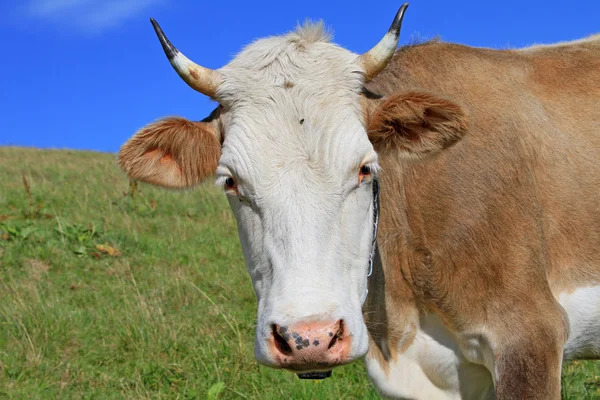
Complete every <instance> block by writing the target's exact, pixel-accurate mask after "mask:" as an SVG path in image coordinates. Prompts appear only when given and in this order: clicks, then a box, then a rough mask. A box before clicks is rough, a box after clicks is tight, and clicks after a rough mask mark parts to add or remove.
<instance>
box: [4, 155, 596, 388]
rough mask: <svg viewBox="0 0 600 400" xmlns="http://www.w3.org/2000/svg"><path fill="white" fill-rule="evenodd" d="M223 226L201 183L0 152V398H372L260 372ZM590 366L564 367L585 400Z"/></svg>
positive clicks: (231, 238)
mask: <svg viewBox="0 0 600 400" xmlns="http://www.w3.org/2000/svg"><path fill="white" fill-rule="evenodd" d="M255 307H256V300H255V297H254V293H253V290H252V285H251V282H250V279H249V276H248V274H247V272H246V270H245V266H244V262H243V257H242V254H241V250H240V247H239V242H238V238H237V232H236V227H235V221H234V219H233V216H232V214H231V212H230V210H229V207H228V206H227V203H226V200H225V197H224V195H223V194H222V193H221V192H220V191H219V190H218V189H216V188H214V187H213V185H212V182H209V183H207V184H205V185H203V186H201V187H200V188H197V189H195V190H190V191H182V192H175V191H167V190H159V189H155V188H152V187H150V186H147V185H142V184H140V185H139V186H138V187H137V189H135V188H132V187H130V186H129V183H128V181H127V179H126V178H125V177H124V176H123V175H122V173H121V172H120V171H119V170H118V169H117V167H116V166H115V156H114V155H112V154H100V153H93V152H78V151H53V150H52V151H51V150H36V149H24V148H14V147H12V148H11V147H0V398H3V397H7V398H65V399H67V398H77V399H81V398H102V399H110V398H119V399H120V398H135V399H142V398H190V399H191V398H253V399H254V398H256V399H269V398H294V399H313V398H315V399H316V398H319V399H321V398H323V399H329V398H332V399H333V398H336V399H339V398H344V399H365V398H373V399H374V398H377V396H376V394H375V392H374V390H373V389H372V388H371V386H370V384H369V382H368V380H367V378H366V374H365V372H364V368H363V366H362V364H361V363H354V364H353V365H351V366H347V367H343V368H341V369H338V370H336V371H335V372H334V374H333V378H332V379H327V380H325V381H315V382H313V381H308V382H307V381H300V380H298V379H297V378H296V377H295V376H294V375H292V374H290V373H287V372H281V371H274V370H270V369H267V368H263V367H259V366H258V364H257V363H256V361H255V360H254V356H253V340H254V324H255ZM598 375H600V367H599V366H598V364H594V363H591V362H588V363H576V364H569V365H568V366H567V367H566V368H565V374H564V379H563V380H564V384H565V391H566V393H568V395H565V398H573V399H584V398H595V397H593V396H595V394H596V393H599V392H598V381H597V380H596V378H597V376H598Z"/></svg>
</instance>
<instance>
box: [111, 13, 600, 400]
mask: <svg viewBox="0 0 600 400" xmlns="http://www.w3.org/2000/svg"><path fill="white" fill-rule="evenodd" d="M406 8H407V4H404V5H403V6H402V7H401V8H400V10H399V11H398V13H397V15H396V17H395V19H394V21H393V23H392V25H391V27H390V29H389V31H388V32H387V33H386V34H385V36H384V37H383V39H382V40H381V41H380V42H379V43H378V44H377V45H375V46H374V47H373V48H372V49H371V50H369V51H368V52H366V53H364V54H356V53H353V52H351V51H349V50H347V49H344V48H341V47H339V46H337V45H335V44H334V43H332V42H331V41H330V40H329V36H328V34H327V33H326V32H325V31H324V30H323V28H322V25H321V24H318V23H316V24H314V23H309V24H305V25H303V26H299V27H298V28H297V29H296V30H295V31H292V32H290V33H288V34H285V35H282V36H274V37H268V38H263V39H259V40H257V41H255V42H253V43H251V44H250V45H248V46H247V47H246V48H244V49H243V50H242V51H241V52H240V53H239V54H238V55H237V56H235V57H234V58H233V59H232V60H231V61H230V62H229V63H228V64H227V65H225V66H224V67H222V68H220V69H218V70H211V69H208V68H204V67H202V66H201V65H199V64H197V63H195V62H193V61H191V60H190V59H188V58H187V57H185V56H184V55H183V53H181V52H179V50H177V49H176V47H175V46H173V44H172V43H171V42H170V41H169V40H168V39H167V37H166V36H165V34H164V32H163V31H162V29H161V28H160V26H159V25H158V23H157V22H156V21H155V20H152V24H153V26H154V29H155V31H156V33H157V35H158V38H159V40H160V43H161V45H162V47H163V49H164V52H165V53H166V56H167V58H168V59H169V61H170V62H171V64H172V66H173V67H174V69H175V70H176V72H177V73H178V74H179V75H180V76H181V78H183V80H184V81H185V82H186V83H187V84H188V85H189V86H191V87H192V88H193V89H195V90H196V91H198V92H200V93H202V94H204V95H206V96H209V97H210V98H212V99H214V100H216V101H217V102H218V107H216V108H215V110H214V111H213V112H212V113H211V114H210V115H209V116H208V117H206V118H205V119H204V120H202V121H200V122H198V121H189V120H186V119H183V118H178V117H169V118H165V119H160V120H158V121H156V122H154V123H151V124H149V125H147V126H145V127H143V128H141V129H140V130H139V131H138V132H136V133H135V134H134V136H133V137H132V138H130V139H129V140H128V141H127V142H126V143H125V144H124V145H123V146H122V148H121V150H120V152H119V154H118V164H119V166H120V167H121V168H122V170H123V171H124V172H125V173H126V175H127V176H128V177H130V178H131V179H134V180H139V181H143V182H147V183H150V184H152V185H156V186H160V187H164V188H171V189H185V188H191V187H194V186H196V185H197V184H199V183H200V182H203V181H205V180H206V179H208V178H209V177H211V176H216V183H217V185H218V186H220V187H222V188H223V190H224V192H225V193H226V195H227V199H228V202H229V205H230V207H231V209H232V211H233V213H234V215H235V219H236V221H237V228H238V233H239V239H240V243H241V247H242V250H243V253H244V257H245V261H246V265H247V268H248V271H249V274H250V276H251V278H252V282H253V286H254V290H255V293H256V297H257V326H256V337H255V355H256V358H257V360H258V361H259V362H260V363H262V364H264V365H266V366H269V367H273V368H283V369H286V370H289V371H293V372H294V373H296V374H298V376H299V377H301V378H325V377H328V376H329V375H331V371H332V369H334V368H335V367H336V366H339V365H343V364H347V363H350V362H352V361H353V360H357V359H361V358H363V359H364V363H365V365H366V368H367V371H368V375H369V377H370V379H371V380H372V382H373V384H374V386H375V387H376V388H377V390H378V391H379V393H380V394H381V395H383V396H389V397H395V398H402V399H428V400H431V399H494V398H496V399H502V400H507V399H517V398H522V399H525V398H526V399H544V400H548V399H559V398H560V392H561V365H562V362H563V360H565V359H595V358H598V357H599V356H600V212H599V210H600V192H599V190H598V188H600V167H599V166H598V160H599V159H598V156H599V155H600V35H595V36H589V37H587V38H584V39H581V40H576V41H571V42H564V43H556V44H553V45H539V46H532V47H527V48H522V49H507V50H493V49H486V48H474V47H468V46H465V45H459V44H452V43H446V42H442V41H439V40H432V41H427V42H422V43H415V44H411V45H407V46H404V47H398V38H399V35H400V28H401V23H402V18H403V16H404V13H405V10H406ZM375 239H376V240H375Z"/></svg>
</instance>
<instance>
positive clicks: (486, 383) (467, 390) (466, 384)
mask: <svg viewBox="0 0 600 400" xmlns="http://www.w3.org/2000/svg"><path fill="white" fill-rule="evenodd" d="M420 325H421V326H420V328H419V330H418V331H417V334H416V337H415V340H414V342H413V343H412V344H411V345H410V346H409V347H408V349H407V350H406V351H405V352H403V353H402V354H397V355H396V357H395V361H392V360H390V363H389V373H388V374H386V373H385V371H384V370H383V368H382V367H381V365H380V364H379V363H378V361H377V359H375V358H374V357H370V356H368V355H367V357H366V358H365V364H366V366H367V371H368V373H369V376H370V377H371V379H372V380H373V383H374V384H375V386H376V387H377V389H378V390H379V391H380V392H381V394H383V395H385V396H389V397H392V398H397V399H411V400H420V399H423V400H437V399H440V400H455V399H461V400H462V399H476V400H484V399H486V400H487V399H493V398H494V389H493V382H492V376H491V374H490V372H489V371H488V369H486V367H484V366H483V365H479V364H475V363H472V362H469V361H468V360H467V359H466V358H465V356H464V355H463V349H461V346H459V344H458V342H457V340H456V338H455V336H454V335H453V334H452V333H451V332H450V331H448V330H447V329H446V328H445V327H444V325H443V324H442V323H441V321H440V320H439V318H437V317H435V316H426V317H424V318H422V319H421V321H420ZM470 338H472V335H471V336H470ZM462 341H463V342H465V343H467V342H468V343H469V349H470V351H474V352H476V353H477V354H484V353H487V351H486V349H480V350H477V349H474V346H475V347H476V342H474V341H473V340H471V339H468V340H462ZM484 358H485V357H484Z"/></svg>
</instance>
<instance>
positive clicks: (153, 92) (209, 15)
mask: <svg viewBox="0 0 600 400" xmlns="http://www.w3.org/2000/svg"><path fill="white" fill-rule="evenodd" d="M409 2H410V7H409V8H408V11H407V13H406V16H405V19H404V25H403V28H402V36H401V38H400V42H401V44H404V43H407V42H409V41H410V40H411V38H416V37H420V38H431V37H433V36H436V35H439V36H440V37H441V38H442V39H443V40H445V41H453V42H458V43H464V44H469V45H473V46H485V47H493V48H506V47H522V46H526V45H530V44H534V43H552V42H556V41H563V40H572V39H578V38H581V37H584V36H587V35H590V34H592V33H598V32H600V25H599V24H598V16H599V15H600V1H598V0H587V1H583V0H580V1H571V2H565V1H561V2H559V1H554V0H547V1H541V0H531V1H527V0H520V1H516V0H508V1H502V2H497V1H494V2H492V1H487V0H477V1H475V0H469V1H462V2H461V1H458V0H454V1H448V0H445V1H440V0H431V1H428V0H412V1H409ZM401 4H402V1H388V0H376V1H368V0H367V1H365V0H363V1H360V2H358V1H348V0H346V1H337V0H336V1H324V0H319V1H317V0H301V1H292V2H286V1H283V0H279V1H258V0H257V1H247V0H246V1H231V0H230V1H217V2H214V1H201V0H178V1H174V0H19V1H3V2H1V3H0V38H1V39H0V46H1V47H0V48H1V51H2V62H1V63H0V76H2V78H3V79H2V90H1V91H0V106H1V109H2V123H3V124H2V125H3V127H2V129H1V130H0V145H18V146H35V147H44V148H71V149H89V150H99V151H109V152H115V151H117V150H118V149H119V147H120V146H121V144H122V143H123V142H124V141H126V140H127V138H129V137H130V136H131V135H132V134H133V133H134V132H135V131H136V130H137V129H138V128H140V127H141V126H143V125H145V124H147V123H149V122H151V121H153V120H155V119H157V118H160V117H163V116H167V115H180V116H184V117H187V118H190V119H195V120H199V119H202V118H203V117H205V116H206V115H207V114H208V113H209V112H210V111H211V110H212V109H213V108H214V106H215V104H214V103H213V102H211V101H210V100H209V99H207V98H206V97H204V96H202V95H200V94H199V93H197V92H195V91H193V90H192V89H190V88H189V87H188V86H187V85H186V84H185V83H184V82H183V81H182V80H181V79H180V78H179V77H178V76H177V74H176V73H175V72H174V71H173V70H172V69H171V66H170V65H169V63H168V61H167V60H166V58H165V56H164V54H163V53H162V50H161V48H160V45H159V43H158V41H157V39H156V37H155V35H154V32H153V30H152V27H151V25H150V22H149V18H150V17H154V18H156V19H157V20H158V22H159V23H160V24H161V25H162V27H163V29H164V30H165V32H166V33H167V35H168V36H169V38H170V39H171V40H172V41H173V43H174V44H175V45H176V46H177V47H178V48H179V49H180V50H181V51H182V52H184V53H185V54H186V55H187V56H189V57H190V58H192V59H193V60H195V61H196V62H199V63H201V64H202V65H204V66H207V67H210V68H219V67H220V66H222V65H224V64H226V63H227V62H228V61H229V60H230V59H231V58H232V57H233V56H234V55H235V54H236V53H237V52H238V51H239V50H241V48H242V47H243V46H244V45H246V44H248V43H249V42H251V41H253V40H254V39H256V38H259V37H263V36H268V35H272V34H280V33H284V32H287V31H289V30H291V29H293V28H294V27H295V25H296V24H297V23H298V22H302V21H304V19H306V18H311V19H313V20H317V19H322V20H324V22H325V23H326V25H327V26H328V27H330V28H331V29H332V30H333V32H334V41H335V42H337V43H338V44H340V45H342V46H344V47H346V48H348V49H350V50H352V51H355V52H363V51H366V50H368V49H369V48H370V47H371V46H373V45H374V44H375V43H376V42H377V41H378V40H379V39H380V38H381V36H382V35H383V34H384V33H385V32H386V30H387V28H388V26H389V24H390V22H391V20H392V18H393V17H394V14H395V13H396V11H397V9H398V7H399V6H400V5H401Z"/></svg>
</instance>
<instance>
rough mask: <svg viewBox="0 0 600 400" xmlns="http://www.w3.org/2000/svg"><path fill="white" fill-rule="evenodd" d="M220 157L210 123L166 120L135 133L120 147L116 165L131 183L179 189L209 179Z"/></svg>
mask: <svg viewBox="0 0 600 400" xmlns="http://www.w3.org/2000/svg"><path fill="white" fill-rule="evenodd" d="M220 157H221V143H220V141H219V139H218V137H217V134H216V132H215V128H214V127H213V124H212V123H210V122H192V121H188V120H186V119H183V118H166V119H162V120H159V121H157V122H154V123H152V124H150V125H147V126H145V127H143V128H142V129H140V130H139V131H138V132H136V134H135V135H134V136H133V137H132V138H131V139H129V140H128V141H127V143H125V144H124V145H123V146H122V147H121V150H120V151H119V156H118V164H119V166H120V167H121V169H122V170H123V171H125V173H126V174H127V176H128V177H129V178H131V179H135V180H138V181H142V182H146V183H150V184H152V185H157V186H162V187H166V188H173V189H183V188H189V187H192V186H195V185H197V184H198V183H200V182H202V181H203V180H204V179H206V178H207V177H209V176H211V175H213V174H214V173H215V170H216V169H217V165H218V163H219V158H220Z"/></svg>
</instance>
